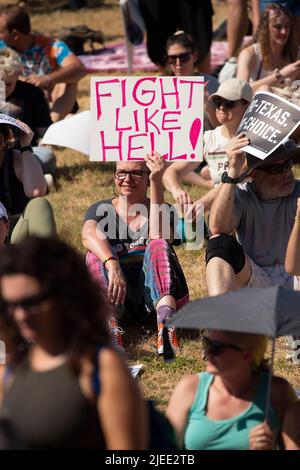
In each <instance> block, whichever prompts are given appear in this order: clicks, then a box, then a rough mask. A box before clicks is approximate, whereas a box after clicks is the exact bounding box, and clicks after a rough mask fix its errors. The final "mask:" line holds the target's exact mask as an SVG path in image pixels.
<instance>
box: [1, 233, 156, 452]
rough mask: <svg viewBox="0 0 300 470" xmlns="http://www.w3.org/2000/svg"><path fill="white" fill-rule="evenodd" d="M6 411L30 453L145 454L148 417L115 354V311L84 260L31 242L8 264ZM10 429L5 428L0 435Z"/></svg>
mask: <svg viewBox="0 0 300 470" xmlns="http://www.w3.org/2000/svg"><path fill="white" fill-rule="evenodd" d="M0 299H1V315H0V328H1V340H2V341H4V342H5V346H6V353H7V355H6V365H5V366H3V365H2V366H0V404H1V411H2V410H3V412H4V411H6V415H7V417H8V420H9V423H10V425H11V428H12V430H13V435H14V438H15V439H14V442H12V443H11V445H14V443H15V444H16V443H17V442H18V446H21V448H25V449H48V450H55V449H98V450H104V449H145V448H146V445H147V444H146V441H147V435H146V431H145V429H146V424H145V423H146V418H145V416H146V411H145V409H144V403H143V400H142V397H141V395H140V393H139V390H138V387H137V385H136V383H135V381H134V379H133V377H132V376H131V374H130V372H129V370H128V367H127V365H126V363H125V362H124V361H123V359H122V358H121V357H120V355H119V354H117V353H116V352H115V351H114V350H113V349H111V348H110V337H109V330H108V326H107V317H108V312H109V307H108V306H107V304H106V303H105V300H104V297H103V295H102V294H101V292H99V289H98V287H97V285H96V284H95V282H94V281H93V280H92V277H91V276H90V274H89V272H88V270H87V268H86V266H85V263H84V262H83V260H82V259H81V257H80V256H79V255H78V254H77V253H76V252H75V251H74V250H73V249H71V248H70V247H68V246H67V245H66V244H65V243H63V242H62V241H59V240H57V239H46V238H29V239H26V240H25V241H23V242H21V243H20V244H18V245H11V246H9V247H8V248H6V249H4V250H2V252H1V259H0ZM1 432H2V428H1V427H0V433H1Z"/></svg>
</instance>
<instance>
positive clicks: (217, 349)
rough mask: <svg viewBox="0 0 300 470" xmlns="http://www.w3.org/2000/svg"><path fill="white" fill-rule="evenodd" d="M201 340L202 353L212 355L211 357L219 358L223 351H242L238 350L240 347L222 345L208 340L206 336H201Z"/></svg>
mask: <svg viewBox="0 0 300 470" xmlns="http://www.w3.org/2000/svg"><path fill="white" fill-rule="evenodd" d="M201 340H202V343H203V348H204V351H205V352H206V353H210V354H212V355H213V356H219V355H220V354H221V353H222V351H224V350H225V349H234V350H236V351H243V349H242V348H240V346H237V345H236V344H230V343H222V342H221V341H216V340H214V339H210V338H209V337H208V336H202V338H201Z"/></svg>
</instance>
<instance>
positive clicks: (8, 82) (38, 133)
mask: <svg viewBox="0 0 300 470" xmlns="http://www.w3.org/2000/svg"><path fill="white" fill-rule="evenodd" d="M21 70H22V64H21V62H20V58H19V56H18V54H17V53H16V52H15V51H13V50H12V49H10V48H9V47H6V48H5V49H0V80H2V81H3V82H4V84H5V95H4V96H3V97H2V102H1V103H0V112H1V113H4V114H8V115H9V116H12V117H14V118H15V119H19V120H21V121H23V122H25V124H27V125H28V126H29V127H30V128H31V129H32V131H33V132H34V136H33V139H32V146H33V154H34V155H35V156H36V158H37V160H38V162H39V163H40V165H41V167H42V170H43V173H44V175H45V178H46V181H47V182H48V180H49V181H50V180H51V178H50V176H51V177H52V175H53V174H54V173H55V167H56V163H55V155H54V153H53V151H52V149H51V147H50V146H45V145H39V141H40V139H42V137H43V135H44V134H45V132H46V130H47V128H48V127H49V126H50V125H51V124H52V119H51V117H50V110H49V106H48V103H47V101H46V98H45V96H44V93H43V92H42V90H41V89H40V88H38V87H36V86H35V85H32V84H31V83H26V82H24V81H22V80H19V75H20V73H21Z"/></svg>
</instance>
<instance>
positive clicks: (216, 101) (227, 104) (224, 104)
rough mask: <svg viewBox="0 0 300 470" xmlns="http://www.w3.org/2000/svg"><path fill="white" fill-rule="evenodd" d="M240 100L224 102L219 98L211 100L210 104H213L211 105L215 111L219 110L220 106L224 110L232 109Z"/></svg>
mask: <svg viewBox="0 0 300 470" xmlns="http://www.w3.org/2000/svg"><path fill="white" fill-rule="evenodd" d="M239 101H240V100H237V101H230V100H224V99H220V98H213V100H212V102H213V105H214V107H215V108H216V109H219V108H221V106H222V107H223V108H226V109H232V108H234V107H235V105H236V104H237V103H238V102H239Z"/></svg>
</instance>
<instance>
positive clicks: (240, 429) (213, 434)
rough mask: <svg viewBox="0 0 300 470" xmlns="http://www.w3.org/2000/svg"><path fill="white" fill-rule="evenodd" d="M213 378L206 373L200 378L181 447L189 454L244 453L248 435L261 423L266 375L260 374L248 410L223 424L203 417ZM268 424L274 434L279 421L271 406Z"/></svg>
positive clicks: (224, 421) (266, 381)
mask: <svg viewBox="0 0 300 470" xmlns="http://www.w3.org/2000/svg"><path fill="white" fill-rule="evenodd" d="M213 379H214V376H213V375H212V374H210V373H208V372H202V373H201V374H199V385H198V388H197V391H196V394H195V400H194V402H193V405H192V407H191V409H190V412H189V417H188V425H187V428H186V431H185V436H184V445H185V448H186V449H189V450H247V449H249V431H250V429H252V428H253V427H254V426H256V425H258V424H261V423H262V422H263V421H264V419H265V418H264V411H265V403H266V395H267V387H268V373H261V375H260V378H259V382H258V386H257V390H256V392H255V397H254V400H253V402H252V403H251V404H250V406H249V407H248V408H247V409H246V410H244V411H243V412H242V413H240V414H239V415H237V416H234V417H233V418H229V419H223V420H211V419H209V418H208V417H207V416H206V404H207V397H208V391H209V388H210V386H211V384H212V381H213ZM268 422H269V424H270V427H271V429H272V431H273V432H274V434H275V435H276V432H277V430H278V427H279V421H278V419H277V416H276V414H275V412H274V409H273V407H272V405H271V406H270V408H269V416H268Z"/></svg>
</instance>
